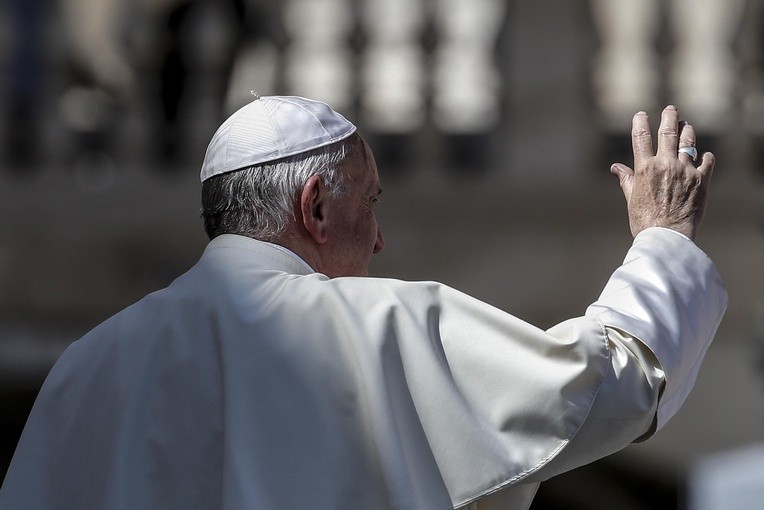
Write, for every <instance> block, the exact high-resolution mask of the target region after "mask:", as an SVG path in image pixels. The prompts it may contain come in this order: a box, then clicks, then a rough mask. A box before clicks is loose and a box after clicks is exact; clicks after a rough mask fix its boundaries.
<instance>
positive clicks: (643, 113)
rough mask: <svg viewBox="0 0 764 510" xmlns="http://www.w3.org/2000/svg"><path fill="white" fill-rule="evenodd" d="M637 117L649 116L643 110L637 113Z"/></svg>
mask: <svg viewBox="0 0 764 510" xmlns="http://www.w3.org/2000/svg"><path fill="white" fill-rule="evenodd" d="M637 115H647V112H643V111H642V110H639V111H638V112H637Z"/></svg>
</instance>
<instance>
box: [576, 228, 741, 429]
mask: <svg viewBox="0 0 764 510" xmlns="http://www.w3.org/2000/svg"><path fill="white" fill-rule="evenodd" d="M726 307H727V292H726V291H725V289H724V286H723V284H722V281H721V277H720V276H719V273H718V272H717V270H716V267H715V266H714V264H713V262H711V260H710V259H709V258H708V257H707V256H706V254H705V253H703V251H701V250H700V249H699V248H698V247H697V246H696V245H695V244H694V243H693V242H692V241H690V240H689V239H688V238H687V237H685V236H683V235H682V234H679V233H678V232H675V231H673V230H669V229H664V228H658V227H653V228H649V229H646V230H644V231H643V232H641V233H640V234H639V235H637V236H636V238H635V239H634V244H633V245H632V248H631V249H630V250H629V252H628V253H627V255H626V258H625V260H624V263H623V265H621V266H620V267H619V268H618V269H617V270H616V271H615V272H614V273H613V275H612V277H611V278H610V280H609V281H608V283H607V285H606V286H605V288H604V289H603V291H602V294H601V295H600V297H599V299H598V300H597V301H596V302H594V303H593V304H592V305H591V306H590V307H589V308H588V310H587V311H586V315H588V316H593V317H596V318H598V319H599V320H600V321H602V323H603V324H604V325H605V326H606V327H608V328H610V329H611V330H618V331H621V332H623V333H625V335H626V336H630V337H633V338H637V339H639V341H640V342H641V343H643V344H644V345H645V346H647V348H648V349H650V351H651V352H652V353H653V354H654V355H655V357H656V358H657V361H658V363H659V365H660V368H661V370H662V371H663V373H664V376H665V388H664V389H663V392H662V395H661V398H660V401H659V403H658V411H657V429H658V430H659V429H660V428H661V427H663V425H665V423H666V422H667V421H668V420H669V419H670V418H671V417H672V416H673V415H674V414H675V413H676V412H677V411H678V410H679V408H680V407H681V405H682V403H683V402H684V400H685V398H687V395H688V394H689V392H690V389H692V386H693V384H694V383H695V378H696V376H697V373H698V369H699V368H700V364H701V362H702V360H703V357H704V356H705V353H706V351H707V350H708V347H709V346H710V345H711V341H712V340H713V338H714V335H715V334H716V330H717V328H718V326H719V323H720V322H721V319H722V316H723V315H724V311H725V310H726Z"/></svg>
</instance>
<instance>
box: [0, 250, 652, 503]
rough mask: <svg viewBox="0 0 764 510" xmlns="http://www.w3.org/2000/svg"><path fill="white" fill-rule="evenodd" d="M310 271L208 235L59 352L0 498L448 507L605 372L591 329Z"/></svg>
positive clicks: (427, 289) (531, 465)
mask: <svg viewBox="0 0 764 510" xmlns="http://www.w3.org/2000/svg"><path fill="white" fill-rule="evenodd" d="M308 273H310V268H309V267H307V266H306V265H304V264H303V263H301V261H299V259H297V258H296V257H293V256H292V255H289V254H287V253H285V252H284V251H283V250H282V249H279V248H278V247H275V246H273V245H269V244H267V243H260V242H258V241H254V240H251V239H247V238H243V237H238V236H223V237H222V238H219V239H217V240H215V241H213V242H212V243H211V244H210V246H209V247H208V249H207V251H206V253H205V255H204V256H203V257H202V260H201V261H200V262H199V263H198V264H197V265H196V266H195V267H194V268H193V269H191V270H190V271H189V272H188V273H186V274H185V275H183V276H181V277H180V278H178V279H177V280H176V281H175V282H173V284H172V285H171V286H170V287H168V288H167V289H164V290H162V291H159V292H156V293H154V294H151V295H149V296H147V297H146V298H145V299H143V300H142V301H140V302H138V303H136V304H135V305H133V306H131V307H129V308H127V309H126V310H124V311H123V312H121V313H119V314H118V315H116V316H115V317H112V318H111V319H109V320H108V321H106V322H105V323H103V324H102V325H100V326H99V327H97V328H96V329H95V330H93V331H92V332H91V333H90V334H88V335H87V336H85V337H84V338H83V339H81V340H80V341H78V342H76V343H75V344H73V345H72V346H71V347H70V349H69V350H68V351H67V352H66V353H65V354H64V355H63V356H62V358H61V360H60V361H59V363H57V365H56V367H55V368H54V369H53V370H52V372H51V374H50V376H49V378H48V381H47V382H46V384H45V386H44V388H43V390H42V391H41V394H40V398H39V399H38V403H37V404H36V407H35V409H34V411H33V413H32V415H31V417H30V420H29V424H28V426H27V429H26V430H25V433H24V436H23V437H22V440H21V442H20V446H19V450H18V453H17V457H18V458H19V460H18V461H17V462H18V464H17V465H15V466H13V469H11V471H10V472H9V478H8V479H7V480H6V484H7V485H8V487H11V488H12V490H13V491H20V492H18V493H17V494H14V493H13V492H12V491H11V490H9V492H8V493H7V494H4V495H3V496H2V497H0V502H2V501H4V500H3V499H2V498H8V499H9V500H14V499H16V498H18V499H17V500H18V501H24V502H25V504H24V507H25V508H48V507H50V504H51V502H56V506H57V507H58V508H84V507H92V508H144V509H150V508H232V509H233V508H270V507H278V508H305V507H322V508H359V507H363V508H433V509H439V508H449V507H451V506H452V505H453V504H454V503H460V502H461V503H465V502H468V501H470V500H471V499H473V498H475V497H478V496H479V495H481V494H482V493H484V492H488V491H493V490H497V489H499V488H501V487H503V486H508V485H512V484H514V483H517V482H519V481H522V479H523V478H524V477H525V476H527V475H528V474H530V473H532V472H533V471H535V470H537V469H539V468H540V467H541V466H543V465H544V464H545V463H546V462H548V461H549V460H550V459H551V458H553V457H554V455H555V454H556V453H557V452H559V450H560V449H562V448H563V447H564V446H565V444H566V443H567V441H568V440H569V439H570V438H571V437H572V436H573V435H574V434H575V433H576V431H577V430H578V428H579V427H580V425H581V422H582V421H583V420H584V419H585V418H586V416H587V414H588V413H589V411H590V408H591V406H592V404H593V401H594V399H595V397H596V391H594V390H596V388H597V387H598V386H599V384H600V382H601V380H602V379H603V378H604V377H605V374H606V373H607V371H608V370H609V367H608V362H609V356H608V353H607V347H606V341H605V334H604V330H601V332H599V333H598V332H597V330H598V328H599V329H601V325H599V324H598V323H597V322H596V321H595V320H593V319H590V318H582V319H577V320H576V321H569V324H567V325H564V326H561V327H559V331H558V333H559V334H558V335H557V336H552V335H548V334H547V333H545V332H543V331H540V330H538V329H536V328H534V327H532V326H530V325H528V324H526V323H523V322H522V321H520V320H518V319H516V318H514V317H512V316H510V315H508V314H506V313H504V312H501V311H499V310H497V309H495V308H492V307H490V306H488V305H485V304H484V303H480V302H479V301H477V300H474V299H472V298H469V297H468V296H465V295H463V294H460V293H458V292H456V291H453V290H452V289H449V288H448V287H444V286H442V285H439V284H435V283H426V282H424V283H407V282H399V281H395V280H383V279H368V278H338V279H331V280H330V279H327V278H326V277H324V276H323V275H320V274H308ZM359 309H361V310H364V314H363V315H362V316H361V315H359V314H358V313H357V311H358V310H359ZM421 310H425V311H426V313H419V311H421ZM574 323H575V324H574ZM587 328H592V331H588V330H587ZM558 337H560V338H558ZM489 351H490V352H492V353H493V355H494V356H493V359H494V361H493V362H492V363H486V352H489ZM505 352H506V353H509V352H511V353H512V354H513V355H512V356H505V355H504V353H505ZM561 388H562V390H561ZM586 388H590V389H589V390H587V389H586ZM582 390H583V391H582ZM647 405H648V408H646V409H643V410H642V411H641V414H640V415H639V416H638V418H637V419H635V423H634V425H632V427H635V428H634V430H635V431H636V432H629V426H628V425H626V424H619V427H622V428H623V430H624V431H625V433H626V434H629V433H631V434H632V436H634V437H635V436H636V435H638V433H639V430H641V429H644V428H645V427H646V426H647V425H646V423H649V421H650V418H651V413H654V409H651V407H652V405H653V404H650V403H648V404H647ZM550 415H551V416H559V417H561V418H560V419H559V420H545V419H543V417H545V416H550ZM563 416H564V418H562V417H563ZM632 438H633V437H632ZM627 441H628V440H627ZM22 479H23V480H24V481H23V482H21V481H20V480H22ZM23 488H26V490H24V489H23ZM522 490H523V491H524V490H525V489H522ZM531 492H532V488H531ZM35 499H37V500H38V502H39V504H35V503H34V500H35Z"/></svg>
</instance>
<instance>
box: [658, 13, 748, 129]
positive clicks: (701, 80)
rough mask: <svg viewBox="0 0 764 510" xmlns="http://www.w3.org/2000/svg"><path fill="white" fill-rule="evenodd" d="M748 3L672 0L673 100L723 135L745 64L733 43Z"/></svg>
mask: <svg viewBox="0 0 764 510" xmlns="http://www.w3.org/2000/svg"><path fill="white" fill-rule="evenodd" d="M744 8H745V0H725V1H723V2H720V1H719V0H673V2H672V3H671V26H672V33H673V34H674V36H675V38H676V47H675V49H674V52H673V54H672V58H671V60H670V66H669V69H670V85H671V91H672V99H671V101H674V102H676V104H677V105H678V106H679V108H680V109H681V111H682V113H683V115H686V116H687V118H688V119H689V120H691V121H692V124H693V125H694V126H695V127H697V128H699V129H700V130H701V131H702V132H704V133H710V134H716V135H718V134H720V133H721V132H722V131H726V130H727V129H728V128H729V127H730V125H731V123H732V120H733V115H734V107H735V96H736V93H737V90H738V89H737V85H738V83H737V82H738V76H739V74H740V69H741V66H740V65H739V61H738V59H737V56H736V55H735V53H734V51H733V48H734V43H735V39H736V36H737V34H738V33H739V30H740V26H741V22H742V14H743V11H744ZM674 98H675V99H674Z"/></svg>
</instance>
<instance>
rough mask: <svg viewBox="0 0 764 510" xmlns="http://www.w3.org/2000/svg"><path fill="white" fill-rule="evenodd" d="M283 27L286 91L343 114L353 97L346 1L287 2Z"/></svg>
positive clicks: (350, 25)
mask: <svg viewBox="0 0 764 510" xmlns="http://www.w3.org/2000/svg"><path fill="white" fill-rule="evenodd" d="M284 26H285V29H286V31H287V35H288V38H289V41H290V42H289V45H288V47H287V50H286V53H285V59H286V62H285V76H284V78H285V81H286V84H287V87H288V89H289V90H290V92H292V93H294V94H298V95H302V96H307V97H310V98H312V99H317V100H320V101H325V102H327V103H329V104H330V105H331V106H332V107H333V108H335V109H336V110H339V111H346V110H347V109H348V108H349V107H350V106H351V105H352V98H353V94H352V79H353V69H352V63H353V60H352V53H351V51H350V48H349V45H348V42H349V39H350V33H351V31H352V29H353V13H352V9H351V3H350V2H349V0H288V1H287V2H286V4H285V10H284Z"/></svg>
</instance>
